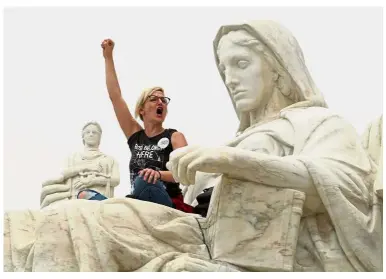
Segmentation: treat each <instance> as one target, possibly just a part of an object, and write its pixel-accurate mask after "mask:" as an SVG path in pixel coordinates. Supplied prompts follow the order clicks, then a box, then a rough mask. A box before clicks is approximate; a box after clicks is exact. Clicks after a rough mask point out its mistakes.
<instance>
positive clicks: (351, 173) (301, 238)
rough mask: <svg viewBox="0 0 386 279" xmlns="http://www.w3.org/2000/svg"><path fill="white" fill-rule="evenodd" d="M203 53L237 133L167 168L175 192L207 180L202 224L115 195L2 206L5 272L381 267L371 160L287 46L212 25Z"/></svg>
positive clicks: (289, 41)
mask: <svg viewBox="0 0 386 279" xmlns="http://www.w3.org/2000/svg"><path fill="white" fill-rule="evenodd" d="M214 52H215V58H216V63H217V65H218V69H219V71H220V75H221V77H222V79H223V80H224V83H225V85H226V88H227V89H228V92H229V96H230V98H231V99H232V102H233V104H234V107H235V110H236V113H237V115H238V117H239V119H240V127H239V133H238V135H237V136H236V137H235V138H234V139H232V140H231V141H229V143H228V144H226V145H225V146H222V147H217V148H205V147H192V146H189V147H185V148H181V149H178V150H176V151H175V152H173V153H172V154H171V160H170V161H169V164H168V168H169V169H170V170H171V171H172V172H173V176H174V177H175V178H176V179H177V180H178V181H180V182H181V183H183V184H185V185H191V186H190V187H195V188H197V189H203V188H206V187H208V186H214V191H213V195H212V199H211V204H210V207H209V211H208V215H207V218H202V217H199V216H196V215H193V214H187V213H184V212H181V211H178V210H174V209H173V208H168V207H165V206H162V205H158V204H154V203H147V202H143V201H139V200H133V199H118V198H112V199H107V200H104V201H102V202H96V201H87V200H73V201H68V202H66V203H62V204H60V205H58V206H57V207H56V208H52V209H49V210H47V211H22V212H6V213H5V225H4V227H5V232H4V236H5V238H4V268H5V270H8V271H13V270H15V271H181V270H186V271H381V270H382V268H383V267H382V246H383V245H382V224H381V210H380V202H379V200H378V197H377V196H376V195H375V194H374V191H373V184H374V177H375V173H376V166H375V165H374V164H371V162H370V158H369V155H368V153H367V151H366V150H365V149H364V147H363V145H362V143H361V141H360V138H359V135H358V134H357V133H356V131H355V129H354V128H353V127H352V126H351V125H350V124H349V123H347V122H346V121H345V120H344V119H342V118H341V117H339V116H338V115H336V114H333V113H331V112H330V111H329V110H328V109H327V108H326V107H327V106H326V104H325V102H324V99H323V97H322V95H321V94H320V92H319V91H318V89H317V88H316V86H315V84H314V82H313V81H312V78H311V76H310V74H309V72H308V70H307V67H306V65H305V61H304V58H303V54H302V51H301V48H300V47H299V45H298V43H297V41H296V39H295V38H294V37H293V36H292V35H291V33H290V32H289V31H287V30H286V29H285V28H283V27H282V26H280V25H278V24H277V23H275V22H271V21H255V22H250V23H245V24H242V25H230V26H223V27H221V28H220V30H219V32H218V34H217V36H216V38H215V40H214Z"/></svg>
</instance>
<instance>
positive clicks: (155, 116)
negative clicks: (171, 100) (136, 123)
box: [140, 91, 168, 123]
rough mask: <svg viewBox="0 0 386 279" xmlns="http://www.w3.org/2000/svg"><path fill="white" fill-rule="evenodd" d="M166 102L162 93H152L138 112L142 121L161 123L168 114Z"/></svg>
mask: <svg viewBox="0 0 386 279" xmlns="http://www.w3.org/2000/svg"><path fill="white" fill-rule="evenodd" d="M167 102H168V100H167V99H165V95H164V93H163V92H162V91H155V92H153V93H152V94H151V95H150V96H149V97H148V98H147V99H146V101H145V103H144V105H143V108H142V109H141V110H140V113H141V115H142V118H143V121H144V122H145V121H146V122H153V123H154V122H156V123H162V122H164V121H165V118H166V115H167V112H168V104H167Z"/></svg>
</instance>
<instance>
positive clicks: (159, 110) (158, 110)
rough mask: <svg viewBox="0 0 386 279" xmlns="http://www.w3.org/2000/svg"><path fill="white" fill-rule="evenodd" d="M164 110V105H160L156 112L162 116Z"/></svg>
mask: <svg viewBox="0 0 386 279" xmlns="http://www.w3.org/2000/svg"><path fill="white" fill-rule="evenodd" d="M163 112H164V109H163V107H158V108H157V111H156V113H157V115H158V116H161V115H162V113H163Z"/></svg>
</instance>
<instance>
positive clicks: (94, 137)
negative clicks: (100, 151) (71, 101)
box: [83, 124, 101, 147]
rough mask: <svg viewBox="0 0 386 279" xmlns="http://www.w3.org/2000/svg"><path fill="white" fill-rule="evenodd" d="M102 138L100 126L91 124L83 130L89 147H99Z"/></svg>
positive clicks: (84, 138)
mask: <svg viewBox="0 0 386 279" xmlns="http://www.w3.org/2000/svg"><path fill="white" fill-rule="evenodd" d="M100 139H101V134H100V132H99V130H98V127H97V126H95V125H93V124H90V125H88V126H87V127H86V128H85V129H84V130H83V140H84V144H85V145H86V146H89V147H98V146H99V143H100Z"/></svg>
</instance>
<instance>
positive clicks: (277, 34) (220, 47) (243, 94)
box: [214, 21, 326, 131]
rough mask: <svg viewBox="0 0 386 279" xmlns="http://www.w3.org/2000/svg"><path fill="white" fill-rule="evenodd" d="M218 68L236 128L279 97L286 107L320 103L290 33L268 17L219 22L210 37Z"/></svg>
mask: <svg viewBox="0 0 386 279" xmlns="http://www.w3.org/2000/svg"><path fill="white" fill-rule="evenodd" d="M214 51H215V59H216V63H217V67H218V69H219V71H220V75H221V77H222V79H223V81H224V83H225V85H226V87H227V89H228V92H229V95H230V97H231V99H232V102H233V105H234V107H235V110H236V113H237V115H238V117H239V119H240V127H239V130H241V131H242V130H244V129H245V128H247V127H248V126H249V120H248V119H249V116H248V115H247V114H248V113H249V112H251V111H254V110H266V109H268V106H271V107H270V108H269V109H271V110H274V111H276V110H277V113H279V112H280V110H282V109H284V107H279V106H277V107H275V104H274V103H273V102H272V101H271V98H272V97H273V94H276V100H278V99H283V102H281V103H283V104H286V108H287V107H288V108H290V107H299V106H303V107H304V106H324V107H326V104H325V101H324V98H323V96H322V95H321V94H320V92H319V90H318V89H317V88H316V86H315V84H314V82H313V81H312V78H311V76H310V74H309V72H308V70H307V67H306V65H305V61H304V57H303V52H302V50H301V48H300V46H299V45H298V43H297V41H296V39H295V37H294V36H293V35H292V34H291V33H290V32H289V31H288V30H287V29H285V28H284V27H282V26H281V25H279V24H278V23H276V22H273V21H253V22H250V23H246V24H241V25H229V26H223V27H221V28H220V30H219V31H218V33H217V36H216V38H215V40H214Z"/></svg>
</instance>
